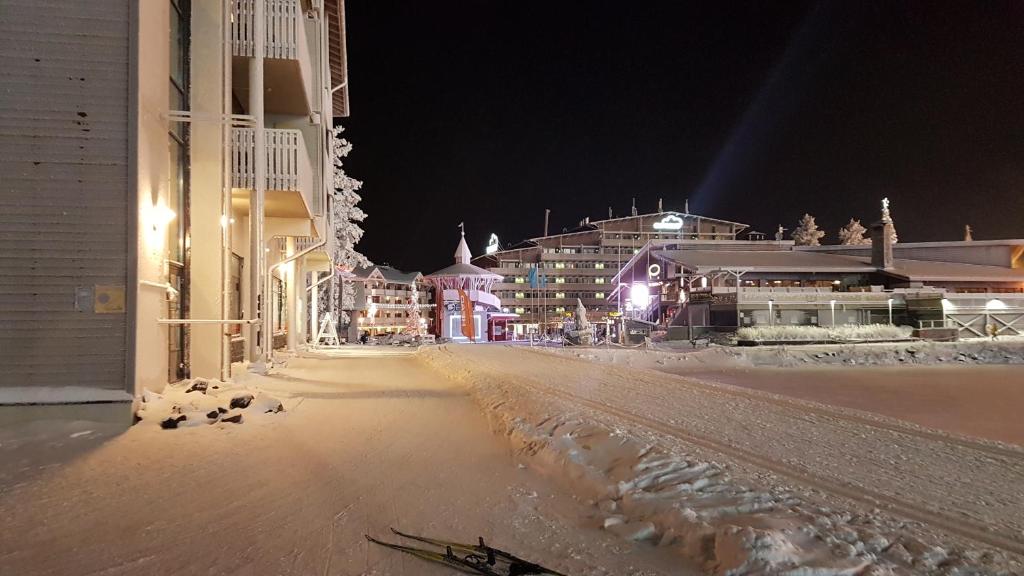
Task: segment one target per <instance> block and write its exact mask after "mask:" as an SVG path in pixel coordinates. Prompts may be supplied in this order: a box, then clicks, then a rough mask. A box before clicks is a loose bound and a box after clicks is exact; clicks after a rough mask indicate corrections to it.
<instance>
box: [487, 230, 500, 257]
mask: <svg viewBox="0 0 1024 576" xmlns="http://www.w3.org/2000/svg"><path fill="white" fill-rule="evenodd" d="M497 251H498V235H497V234H491V239H490V240H488V241H487V247H486V248H484V254H494V253H495V252H497Z"/></svg>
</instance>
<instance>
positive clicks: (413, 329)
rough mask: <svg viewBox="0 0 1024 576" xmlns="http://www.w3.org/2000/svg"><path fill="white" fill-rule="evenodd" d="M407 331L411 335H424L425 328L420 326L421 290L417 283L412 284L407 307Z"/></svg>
mask: <svg viewBox="0 0 1024 576" xmlns="http://www.w3.org/2000/svg"><path fill="white" fill-rule="evenodd" d="M405 312H406V314H405V316H406V318H405V330H403V332H405V333H406V334H409V335H410V336H422V335H423V329H422V327H421V326H420V291H419V290H418V289H417V288H416V284H415V283H413V285H412V294H411V295H410V296H409V304H407V305H406V307H405Z"/></svg>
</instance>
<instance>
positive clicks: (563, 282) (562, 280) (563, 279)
mask: <svg viewBox="0 0 1024 576" xmlns="http://www.w3.org/2000/svg"><path fill="white" fill-rule="evenodd" d="M555 284H565V278H562V277H561V276H559V277H558V278H555Z"/></svg>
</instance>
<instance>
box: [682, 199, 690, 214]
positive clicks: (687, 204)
mask: <svg viewBox="0 0 1024 576" xmlns="http://www.w3.org/2000/svg"><path fill="white" fill-rule="evenodd" d="M685 206H686V207H685V208H683V212H684V213H685V214H689V213H690V199H689V198H687V199H686V204H685Z"/></svg>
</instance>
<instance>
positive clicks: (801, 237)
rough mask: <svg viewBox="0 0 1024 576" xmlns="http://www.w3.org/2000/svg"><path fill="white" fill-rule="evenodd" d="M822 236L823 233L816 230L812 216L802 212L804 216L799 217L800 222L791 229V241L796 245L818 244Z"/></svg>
mask: <svg viewBox="0 0 1024 576" xmlns="http://www.w3.org/2000/svg"><path fill="white" fill-rule="evenodd" d="M824 236H825V233H824V232H822V231H821V230H818V225H817V224H815V222H814V216H811V215H810V214H804V217H803V218H801V219H800V224H799V225H797V227H796V229H795V230H793V243H794V244H796V245H797V246H820V245H821V239H822V238H823V237H824Z"/></svg>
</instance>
